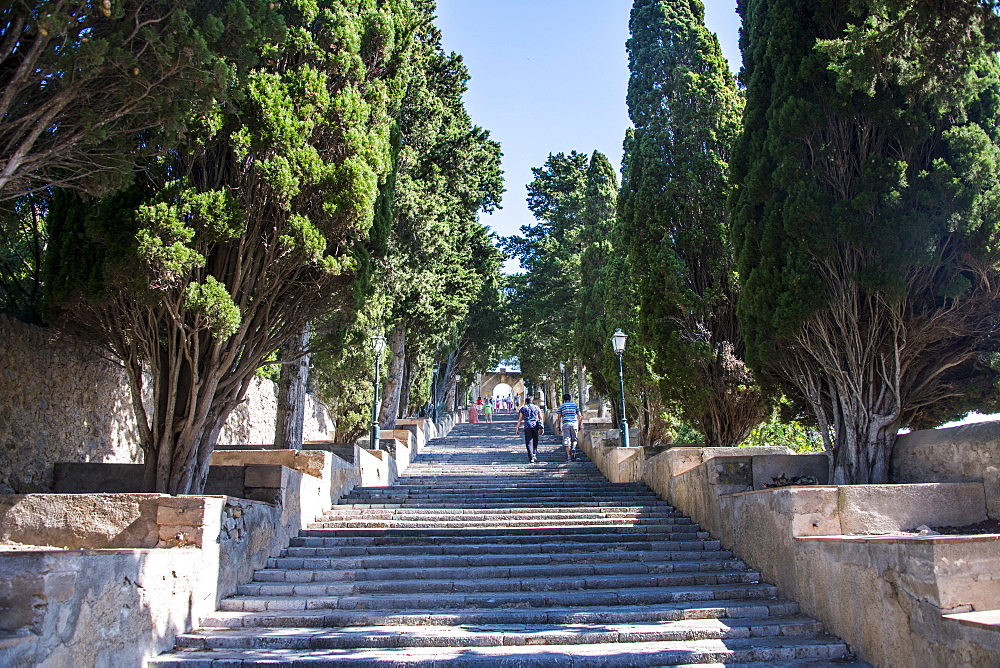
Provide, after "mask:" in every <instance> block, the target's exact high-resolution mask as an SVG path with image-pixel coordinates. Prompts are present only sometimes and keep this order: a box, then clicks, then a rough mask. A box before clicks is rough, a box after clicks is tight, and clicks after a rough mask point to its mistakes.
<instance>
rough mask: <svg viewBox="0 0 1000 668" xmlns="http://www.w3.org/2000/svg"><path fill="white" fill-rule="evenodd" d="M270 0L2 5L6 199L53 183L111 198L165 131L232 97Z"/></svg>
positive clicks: (1, 191) (1, 143)
mask: <svg viewBox="0 0 1000 668" xmlns="http://www.w3.org/2000/svg"><path fill="white" fill-rule="evenodd" d="M276 18H277V16H276V13H275V12H273V11H271V10H270V9H269V7H268V3H267V2H262V1H258V0H238V1H236V2H225V3H223V2H202V1H193V0H178V1H177V2H169V3H166V2H154V1H152V0H115V1H114V2H111V1H110V0H103V2H102V1H100V0H97V1H94V0H45V1H42V2H31V1H30V0H14V1H13V2H9V3H5V4H4V7H3V8H2V9H0V91H2V93H0V201H3V200H10V199H13V198H15V197H19V196H22V195H25V194H27V193H30V192H33V191H37V190H43V189H46V188H49V187H51V186H53V185H59V186H69V187H74V188H80V189H83V190H86V191H87V192H91V193H100V192H107V191H108V190H109V189H112V188H114V187H116V186H119V185H121V184H122V183H127V182H129V181H130V180H131V178H132V169H131V167H132V164H133V163H134V162H135V161H136V159H137V158H138V156H140V155H142V154H144V153H145V154H149V153H156V152H157V151H159V150H160V149H161V148H162V146H161V144H160V142H159V137H158V135H160V134H161V133H163V132H164V131H167V132H170V133H179V134H184V133H186V132H187V131H188V130H189V126H188V120H189V119H190V118H191V117H192V116H196V115H198V114H200V113H203V112H205V111H207V110H209V109H210V108H211V105H212V103H213V102H214V101H215V99H217V97H218V96H220V95H225V94H226V92H227V90H226V84H227V79H228V70H229V69H230V68H236V67H244V66H245V65H246V64H247V62H246V61H242V60H240V59H239V58H240V56H241V55H248V56H250V57H251V58H253V57H255V54H252V53H248V52H247V51H246V50H243V49H242V48H241V45H242V44H243V43H244V42H245V41H246V40H252V35H254V34H261V33H265V32H267V31H269V30H271V29H272V28H273V27H274V23H275V20H276Z"/></svg>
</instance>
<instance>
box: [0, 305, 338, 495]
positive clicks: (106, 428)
mask: <svg viewBox="0 0 1000 668" xmlns="http://www.w3.org/2000/svg"><path fill="white" fill-rule="evenodd" d="M0 342H2V344H0V382H2V383H3V384H4V387H5V388H6V389H5V391H4V392H0V493H4V492H7V493H11V492H15V493H29V492H47V491H51V490H52V485H53V465H54V464H56V463H58V462H118V463H139V462H141V461H142V451H141V449H140V448H139V445H138V433H137V431H136V425H135V418H134V416H133V415H132V407H131V399H130V396H129V388H128V382H127V380H126V378H125V374H124V372H123V371H122V369H121V367H120V366H119V365H118V364H116V363H115V362H113V361H111V360H109V359H106V358H104V357H102V356H101V354H100V353H99V352H98V351H97V350H96V349H95V348H94V347H93V346H91V345H89V344H88V343H87V342H85V341H83V340H81V339H79V338H76V337H74V336H71V335H68V334H65V333H61V332H59V331H57V330H54V329H47V328H42V327H36V326H34V325H27V324H25V323H22V322H20V321H18V320H14V319H12V318H9V317H8V316H5V315H3V314H0ZM276 410H277V396H276V389H275V385H274V383H272V382H270V381H267V380H263V379H255V380H254V383H253V385H252V386H251V388H250V390H249V392H248V393H247V400H246V402H245V403H244V404H242V405H241V406H239V407H237V408H236V410H235V411H233V414H232V415H231V416H230V418H229V420H228V421H227V422H226V425H225V427H224V428H223V431H222V433H221V434H220V436H219V443H234V444H257V443H271V442H273V441H274V418H275V414H276ZM304 431H305V439H307V440H318V439H326V438H330V437H331V435H332V434H333V432H334V422H333V419H332V417H331V416H330V414H329V412H328V411H327V410H326V408H325V406H323V404H321V403H319V402H317V401H315V400H314V399H313V398H312V397H307V404H306V424H305V429H304Z"/></svg>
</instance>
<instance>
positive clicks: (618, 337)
mask: <svg viewBox="0 0 1000 668" xmlns="http://www.w3.org/2000/svg"><path fill="white" fill-rule="evenodd" d="M627 338H628V335H627V334H625V332H623V331H622V330H621V328H619V329H618V330H617V331H616V332H615V333H614V334H612V335H611V347H612V348H613V349H614V351H615V354H616V355H618V384H619V386H620V387H621V391H622V404H621V410H622V421H621V430H622V447H625V448H627V447H629V445H628V421H627V420H626V419H625V372H624V371H623V370H622V354H623V353H624V352H625V339H627Z"/></svg>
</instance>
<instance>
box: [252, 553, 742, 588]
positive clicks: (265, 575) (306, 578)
mask: <svg viewBox="0 0 1000 668" xmlns="http://www.w3.org/2000/svg"><path fill="white" fill-rule="evenodd" d="M461 568H462V571H461V573H462V577H463V578H469V579H481V578H487V577H491V578H519V577H541V576H545V577H567V576H575V577H583V576H595V575H641V574H660V575H662V574H666V573H708V572H711V573H721V572H730V571H748V570H749V569H748V568H747V567H746V565H745V564H744V563H743V562H742V561H740V560H738V559H730V560H726V561H681V562H673V561H625V562H610V563H600V564H598V563H591V564H585V563H578V562H575V561H574V562H568V563H558V562H557V563H544V564H527V565H526V564H524V563H522V562H520V561H517V560H514V559H512V560H510V562H509V565H507V566H499V565H497V564H490V565H482V566H470V565H468V564H463V565H462V566H461ZM454 576H455V567H453V566H435V565H433V562H431V561H430V560H427V559H420V560H414V562H412V565H411V566H409V567H408V568H399V567H392V566H387V565H385V563H384V561H382V560H380V561H375V560H371V561H370V562H369V565H368V566H367V567H357V566H355V567H351V566H347V565H341V566H340V567H338V568H333V569H321V570H304V569H291V570H286V569H280V568H268V569H263V570H260V571H257V573H256V574H255V575H254V579H253V582H254V583H262V582H284V583H308V582H340V581H350V582H357V581H363V580H379V581H381V580H414V579H420V580H446V579H449V578H453V577H454Z"/></svg>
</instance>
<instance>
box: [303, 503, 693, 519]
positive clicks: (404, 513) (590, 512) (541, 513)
mask: <svg viewBox="0 0 1000 668" xmlns="http://www.w3.org/2000/svg"><path fill="white" fill-rule="evenodd" d="M673 515H674V511H671V510H670V509H667V508H663V509H660V508H643V507H634V508H620V507H600V506H598V507H594V508H581V507H579V506H577V507H574V508H411V507H399V508H372V507H370V506H369V507H367V508H335V509H334V510H332V511H330V512H327V513H324V515H323V517H324V518H325V519H346V518H353V517H364V518H377V519H382V518H387V517H395V518H405V519H422V520H439V519H444V518H457V519H479V520H482V519H491V520H504V519H508V518H511V517H513V518H518V517H534V518H542V517H554V518H560V519H563V518H572V517H580V518H594V517H614V518H616V519H617V518H630V517H647V518H657V519H670V518H671V517H672V516H673Z"/></svg>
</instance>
